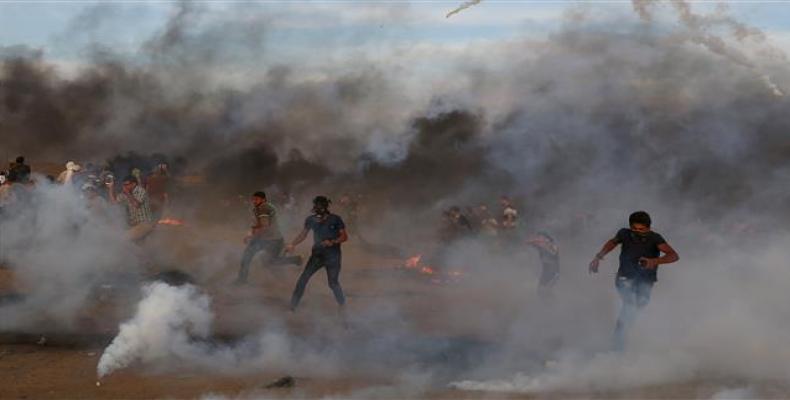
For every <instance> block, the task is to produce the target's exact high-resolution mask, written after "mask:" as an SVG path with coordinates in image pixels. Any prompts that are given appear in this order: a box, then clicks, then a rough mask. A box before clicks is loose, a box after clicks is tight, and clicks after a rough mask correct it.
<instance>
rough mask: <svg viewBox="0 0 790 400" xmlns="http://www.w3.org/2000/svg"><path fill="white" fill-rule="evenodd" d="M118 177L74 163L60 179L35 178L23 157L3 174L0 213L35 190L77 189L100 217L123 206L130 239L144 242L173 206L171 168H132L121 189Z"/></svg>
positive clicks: (106, 167) (105, 168)
mask: <svg viewBox="0 0 790 400" xmlns="http://www.w3.org/2000/svg"><path fill="white" fill-rule="evenodd" d="M115 176H116V172H115V171H114V170H113V169H112V167H111V166H110V165H104V166H97V165H94V164H93V163H87V164H86V165H85V167H83V166H82V165H80V164H78V163H77V162H74V161H68V162H67V163H66V164H65V169H64V170H63V171H62V172H61V173H60V174H58V176H57V177H55V176H53V175H44V174H34V173H33V170H32V168H31V167H30V165H28V164H27V163H26V162H25V157H24V156H19V157H17V158H16V159H15V160H14V162H11V163H9V166H8V170H7V171H0V213H1V212H2V211H3V210H4V209H7V208H9V207H10V206H12V205H13V204H14V203H24V202H25V201H27V199H28V197H29V195H30V192H31V190H32V188H34V187H36V186H37V185H39V184H41V183H42V182H46V183H47V184H49V185H59V186H63V187H71V188H73V189H75V190H76V191H78V193H79V195H80V198H82V199H83V200H84V201H85V203H86V206H87V207H88V208H89V209H90V210H92V211H96V212H97V213H98V212H101V211H100V210H102V209H104V207H105V206H107V205H112V204H116V205H119V206H121V207H122V208H123V210H124V211H125V216H126V223H127V224H128V228H129V234H130V237H131V238H132V239H133V240H140V239H142V238H144V237H145V236H147V235H148V234H149V233H151V231H152V230H153V227H154V226H155V224H156V221H157V220H158V219H159V218H161V216H162V214H163V213H164V210H165V207H166V206H167V204H168V203H169V194H168V192H169V186H170V178H169V173H168V165H167V163H166V162H160V163H158V164H157V165H156V166H155V167H154V168H152V169H151V170H150V171H143V170H141V169H140V168H132V169H131V170H130V171H128V175H127V176H125V177H124V178H123V179H122V180H121V185H120V186H118V185H117V180H116V178H115Z"/></svg>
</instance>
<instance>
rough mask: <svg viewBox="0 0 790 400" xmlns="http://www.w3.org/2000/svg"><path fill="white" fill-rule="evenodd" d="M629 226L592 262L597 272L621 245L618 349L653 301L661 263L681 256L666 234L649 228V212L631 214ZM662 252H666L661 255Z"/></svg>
mask: <svg viewBox="0 0 790 400" xmlns="http://www.w3.org/2000/svg"><path fill="white" fill-rule="evenodd" d="M628 224H629V228H623V229H620V230H619V231H618V232H617V235H615V237H614V238H612V239H609V240H608V241H607V242H606V243H604V245H603V248H601V251H599V252H598V254H596V255H595V258H594V259H593V260H592V261H591V262H590V267H589V268H590V273H597V272H598V264H599V262H600V261H601V260H603V258H604V256H606V254H608V253H609V252H610V251H612V250H614V248H615V247H617V245H621V246H622V247H621V250H620V268H619V269H618V270H617V278H616V280H615V287H616V288H617V292H618V293H619V294H620V299H621V300H622V301H623V305H622V307H621V308H620V314H619V315H618V317H617V325H616V327H615V332H614V347H615V350H618V351H620V350H623V348H624V345H625V335H626V332H627V330H628V328H629V327H630V325H631V324H632V323H633V321H634V318H635V317H636V314H637V312H638V311H639V310H640V309H642V308H643V307H645V306H646V305H647V303H648V302H650V292H651V290H652V289H653V284H655V282H656V280H657V272H658V266H659V265H661V264H671V263H673V262H675V261H677V260H678V259H679V257H678V254H677V252H675V250H674V249H673V248H672V246H670V245H669V244H668V243H667V242H666V240H664V238H663V237H662V236H661V235H660V234H658V233H656V232H653V231H652V230H651V229H650V224H651V219H650V215H649V214H648V213H646V212H644V211H637V212H635V213H633V214H631V215H630V216H629V217H628ZM661 253H664V255H663V256H662V255H661Z"/></svg>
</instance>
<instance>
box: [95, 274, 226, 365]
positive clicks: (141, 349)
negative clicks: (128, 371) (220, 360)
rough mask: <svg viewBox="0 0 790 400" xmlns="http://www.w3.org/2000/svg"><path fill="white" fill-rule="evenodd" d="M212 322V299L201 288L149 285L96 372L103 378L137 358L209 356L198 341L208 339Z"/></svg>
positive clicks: (103, 356)
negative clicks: (131, 316)
mask: <svg viewBox="0 0 790 400" xmlns="http://www.w3.org/2000/svg"><path fill="white" fill-rule="evenodd" d="M212 321H213V314H212V312H211V300H210V299H209V297H208V296H207V295H206V294H204V293H201V292H200V290H199V289H198V288H197V287H195V286H192V285H188V284H187V285H182V286H178V287H175V286H170V285H168V284H166V283H162V282H154V283H151V284H148V285H146V286H145V287H143V299H142V300H141V301H140V303H139V304H138V306H137V311H136V313H135V315H134V317H133V318H132V319H131V320H129V321H127V322H124V323H123V324H121V327H120V332H119V333H118V336H116V337H115V339H113V341H112V343H110V345H109V346H108V347H107V348H106V349H105V350H104V353H103V354H102V356H101V358H100V359H99V364H98V365H97V367H96V372H97V374H98V376H99V378H101V377H104V376H106V375H108V374H110V373H112V372H113V371H115V370H117V369H120V368H124V367H127V366H129V365H130V364H131V363H133V362H135V361H141V362H143V363H154V362H157V361H173V360H184V361H190V360H194V359H195V357H196V356H197V357H198V358H205V359H208V358H209V357H210V354H209V353H207V352H206V351H207V348H206V347H205V346H204V345H201V344H196V340H205V339H206V338H208V336H209V334H210V333H211V324H212Z"/></svg>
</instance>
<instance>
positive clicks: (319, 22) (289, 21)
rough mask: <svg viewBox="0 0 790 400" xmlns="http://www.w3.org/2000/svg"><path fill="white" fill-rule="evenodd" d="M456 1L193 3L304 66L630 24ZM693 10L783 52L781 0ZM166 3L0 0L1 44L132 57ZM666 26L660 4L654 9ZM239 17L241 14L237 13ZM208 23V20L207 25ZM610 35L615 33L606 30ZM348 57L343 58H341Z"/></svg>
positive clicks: (626, 17) (788, 12)
mask: <svg viewBox="0 0 790 400" xmlns="http://www.w3.org/2000/svg"><path fill="white" fill-rule="evenodd" d="M461 3H462V2H461V1H378V2H363V1H258V2H251V3H250V2H246V3H243V2H228V1H214V2H199V3H198V5H199V6H200V7H203V8H205V11H206V12H205V13H204V14H203V17H201V18H202V20H201V21H204V22H207V21H211V20H213V21H214V23H219V24H223V23H225V24H233V23H236V22H237V21H238V20H239V18H244V19H246V22H250V21H260V24H261V26H264V27H265V29H263V30H262V31H261V36H262V38H261V40H262V42H263V43H264V44H265V49H266V51H267V54H268V55H269V57H270V58H273V59H283V60H284V61H286V62H293V61H296V62H300V61H304V62H310V61H311V60H314V59H315V58H316V57H317V56H320V58H322V59H324V60H326V57H330V58H331V57H348V55H349V54H353V52H357V51H362V52H364V53H366V54H367V55H368V56H369V57H376V55H377V51H384V50H382V49H391V48H392V47H400V48H403V49H407V50H408V51H409V52H413V51H415V49H421V48H422V49H423V50H424V51H423V52H422V53H421V54H424V55H430V54H431V52H432V51H434V49H436V48H439V49H445V50H446V49H453V48H455V49H458V50H461V51H462V50H463V49H464V48H465V47H466V46H470V45H475V44H479V43H486V42H490V41H507V40H509V39H514V38H524V37H530V36H535V37H541V36H545V35H546V34H547V33H550V32H551V31H553V30H556V28H558V27H559V26H560V25H561V24H562V23H563V21H565V20H566V19H567V18H568V14H569V12H583V13H585V14H586V15H588V16H593V17H594V16H611V15H614V16H617V17H618V20H619V21H623V23H624V24H628V23H635V22H637V16H636V14H635V13H634V12H633V9H632V5H631V3H630V1H491V0H488V1H483V2H482V3H480V4H478V5H475V6H473V7H471V8H469V9H467V10H464V11H462V12H461V13H458V14H456V15H454V16H452V17H451V18H445V15H446V14H447V13H448V12H449V11H450V10H452V9H453V8H455V7H456V6H458V5H459V4H461ZM691 3H692V6H693V8H694V10H695V11H706V10H713V9H715V8H716V7H721V4H726V6H727V7H728V8H729V10H730V13H731V14H733V15H734V16H735V17H736V18H737V19H738V20H740V21H742V22H745V23H747V24H749V25H752V26H755V27H757V28H760V29H762V30H763V31H765V32H766V33H767V34H768V36H769V39H770V40H771V41H772V42H773V44H774V45H776V46H778V47H780V48H783V49H785V50H787V49H790V34H788V32H789V30H790V28H788V27H787V24H786V21H790V2H785V1H740V2H726V3H721V2H702V1H692V2H691ZM175 4H176V3H175V2H169V1H114V2H109V1H108V2H89V1H2V0H0V46H5V47H8V46H14V45H26V46H28V47H32V48H36V49H42V50H44V52H45V54H46V55H47V56H48V57H49V58H51V59H56V60H59V61H63V62H66V63H75V62H76V63H78V62H79V61H80V60H81V59H82V58H83V57H84V51H83V50H84V49H85V48H86V46H87V45H88V44H91V43H98V44H101V45H102V46H105V47H108V48H111V49H112V50H113V51H115V52H118V53H121V54H128V55H129V56H132V57H133V54H134V52H135V51H136V50H137V49H138V48H139V45H140V44H141V43H142V42H143V41H144V40H145V39H146V38H149V37H150V36H151V35H152V34H153V33H156V32H157V31H161V30H162V29H163V28H164V26H165V23H166V21H167V20H168V18H169V17H170V16H171V15H173V13H174V10H175V7H174V6H175ZM654 9H655V12H656V14H658V15H661V14H664V15H666V16H667V18H669V15H671V9H670V7H669V6H668V5H667V4H660V5H658V6H656V7H654ZM239 11H241V12H239ZM207 23H208V22H207ZM612 28H616V27H612ZM349 52H351V53H349Z"/></svg>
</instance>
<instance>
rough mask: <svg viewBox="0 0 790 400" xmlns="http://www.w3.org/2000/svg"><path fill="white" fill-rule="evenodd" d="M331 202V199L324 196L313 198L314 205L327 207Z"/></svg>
mask: <svg viewBox="0 0 790 400" xmlns="http://www.w3.org/2000/svg"><path fill="white" fill-rule="evenodd" d="M331 203H332V200H329V198H327V197H326V196H315V198H314V199H313V205H314V206H321V207H323V208H329V204H331Z"/></svg>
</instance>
